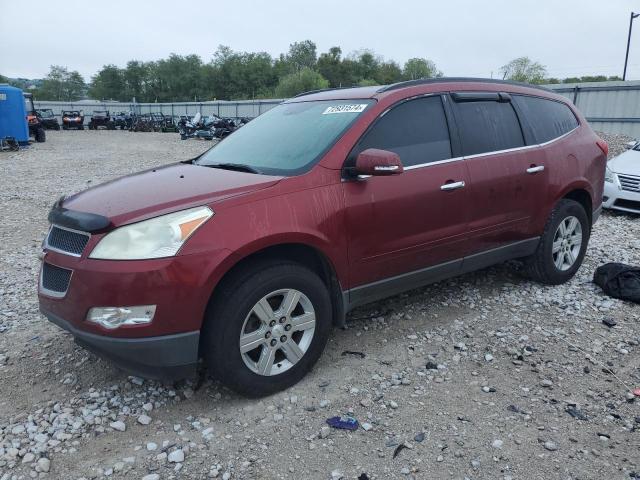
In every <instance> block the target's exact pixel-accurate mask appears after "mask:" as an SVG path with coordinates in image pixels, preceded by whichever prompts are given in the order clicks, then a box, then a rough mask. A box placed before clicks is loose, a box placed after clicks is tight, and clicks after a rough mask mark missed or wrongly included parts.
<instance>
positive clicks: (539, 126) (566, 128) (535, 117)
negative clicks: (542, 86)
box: [513, 95, 578, 143]
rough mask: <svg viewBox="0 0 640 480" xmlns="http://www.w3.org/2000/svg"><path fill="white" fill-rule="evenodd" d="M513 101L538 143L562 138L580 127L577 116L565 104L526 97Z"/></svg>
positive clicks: (517, 96) (516, 98) (516, 96)
mask: <svg viewBox="0 0 640 480" xmlns="http://www.w3.org/2000/svg"><path fill="white" fill-rule="evenodd" d="M513 99H514V101H515V102H516V103H517V105H518V108H519V109H520V110H521V112H522V114H523V115H524V116H525V118H526V121H527V122H528V123H529V125H530V126H531V130H532V133H533V136H534V139H535V141H536V142H537V143H544V142H548V141H549V140H553V139H554V138H558V137H561V136H562V135H564V134H565V133H567V132H570V131H571V130H573V129H574V128H576V127H577V126H578V120H577V119H576V116H575V115H574V114H573V112H572V111H571V109H570V108H569V107H568V106H567V105H565V104H564V103H561V102H556V101H554V100H547V99H544V98H539V97H527V96H525V95H514V96H513Z"/></svg>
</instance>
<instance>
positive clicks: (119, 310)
mask: <svg viewBox="0 0 640 480" xmlns="http://www.w3.org/2000/svg"><path fill="white" fill-rule="evenodd" d="M155 313H156V306H155V305H138V306H136V307H94V308H92V309H91V310H89V313H88V314H87V321H89V322H92V323H97V324H98V325H102V326H103V327H104V328H109V329H113V328H118V327H121V326H123V325H143V324H145V323H151V321H152V320H153V316H154V315H155Z"/></svg>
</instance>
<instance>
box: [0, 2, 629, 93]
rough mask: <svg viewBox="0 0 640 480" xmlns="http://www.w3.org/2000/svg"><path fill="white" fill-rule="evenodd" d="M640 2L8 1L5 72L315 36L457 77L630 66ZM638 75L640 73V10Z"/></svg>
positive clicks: (259, 47)
mask: <svg viewBox="0 0 640 480" xmlns="http://www.w3.org/2000/svg"><path fill="white" fill-rule="evenodd" d="M634 9H635V10H636V11H638V12H640V0H510V1H507V0H447V1H428V0H423V1H420V0H396V1H389V0H386V1H379V0H322V1H316V2H310V1H304V0H297V1H294V0H270V1H268V2H267V1H259V0H232V1H225V0H222V1H215V2H208V1H206V0H205V1H196V2H185V1H176V0H154V1H151V0H126V1H125V0H106V1H100V2H96V1H87V0H81V1H78V0H57V1H50V0H31V1H29V2H28V3H23V2H18V1H15V0H0V74H3V75H5V76H8V77H23V78H42V77H44V76H46V74H47V72H48V71H49V67H50V65H63V66H66V67H68V68H69V70H78V71H79V72H80V73H81V74H82V75H83V76H84V77H85V80H87V81H89V80H90V79H91V76H92V75H94V74H95V73H96V72H97V71H98V70H99V69H100V68H101V67H102V66H103V65H106V64H115V65H118V66H124V65H125V64H126V62H127V61H128V60H132V59H136V60H143V61H149V60H157V59H160V58H165V57H167V56H168V55H169V54H171V53H177V54H181V55H187V54H192V53H195V54H197V55H200V56H201V57H202V59H203V60H204V61H205V62H208V61H209V60H210V59H211V57H212V55H213V53H214V52H215V50H216V49H217V47H218V45H227V46H229V47H231V48H232V49H233V50H237V51H250V52H252V51H266V52H268V53H270V54H271V55H273V56H278V55H279V54H280V53H283V52H286V51H287V50H288V48H289V44H291V43H293V42H295V41H301V40H306V39H310V40H312V41H314V42H315V43H316V45H317V46H318V52H319V53H321V52H324V51H327V50H328V49H329V48H331V47H332V46H336V45H337V46H340V47H341V48H342V51H343V53H344V54H348V53H349V52H352V51H355V50H360V49H363V48H367V49H371V50H373V51H375V52H376V53H377V54H379V55H381V56H382V57H384V58H385V59H387V60H395V61H397V62H399V63H400V64H403V63H404V62H405V61H406V60H407V59H409V58H412V57H424V58H428V59H431V60H433V61H434V62H435V63H436V65H437V66H438V68H439V69H440V70H441V71H443V72H444V74H445V75H447V76H474V77H491V76H493V77H494V78H497V77H499V75H500V73H499V70H500V67H501V66H502V65H504V64H506V63H507V62H509V61H510V60H512V59H513V58H516V57H520V56H528V57H530V58H531V59H533V60H535V61H538V62H540V63H542V64H543V65H545V66H546V67H547V70H548V73H549V75H550V76H552V77H559V78H564V77H569V76H583V75H590V74H604V75H620V76H622V69H623V65H624V55H625V48H626V41H627V33H628V27H629V15H630V13H631V11H632V10H634ZM634 28H635V35H634V37H633V39H632V42H631V51H630V54H629V68H628V74H627V78H628V79H640V18H638V19H637V21H636V22H635V27H634Z"/></svg>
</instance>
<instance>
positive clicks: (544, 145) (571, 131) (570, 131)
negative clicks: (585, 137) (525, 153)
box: [538, 123, 580, 147]
mask: <svg viewBox="0 0 640 480" xmlns="http://www.w3.org/2000/svg"><path fill="white" fill-rule="evenodd" d="M579 128H580V123H578V126H577V127H574V128H572V129H571V130H569V131H568V132H567V133H564V134H562V135H560V136H559V137H556V138H552V139H551V140H547V141H546V142H543V143H539V144H538V147H546V146H547V145H550V144H552V143H553V142H557V141H558V140H560V139H562V138H564V137H566V136H567V135H571V134H572V133H573V132H575V131H576V130H578V129H579Z"/></svg>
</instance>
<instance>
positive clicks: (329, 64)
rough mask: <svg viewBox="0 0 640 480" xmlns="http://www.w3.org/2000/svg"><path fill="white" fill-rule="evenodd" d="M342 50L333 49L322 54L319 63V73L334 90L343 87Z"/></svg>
mask: <svg viewBox="0 0 640 480" xmlns="http://www.w3.org/2000/svg"><path fill="white" fill-rule="evenodd" d="M341 55H342V50H341V49H340V47H331V48H330V49H329V51H328V52H326V53H321V54H320V57H319V58H318V62H317V69H318V73H320V75H322V76H323V77H324V78H326V79H327V80H328V81H329V86H330V87H332V88H336V87H341V86H342V82H343V81H344V78H343V68H342V58H341Z"/></svg>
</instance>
